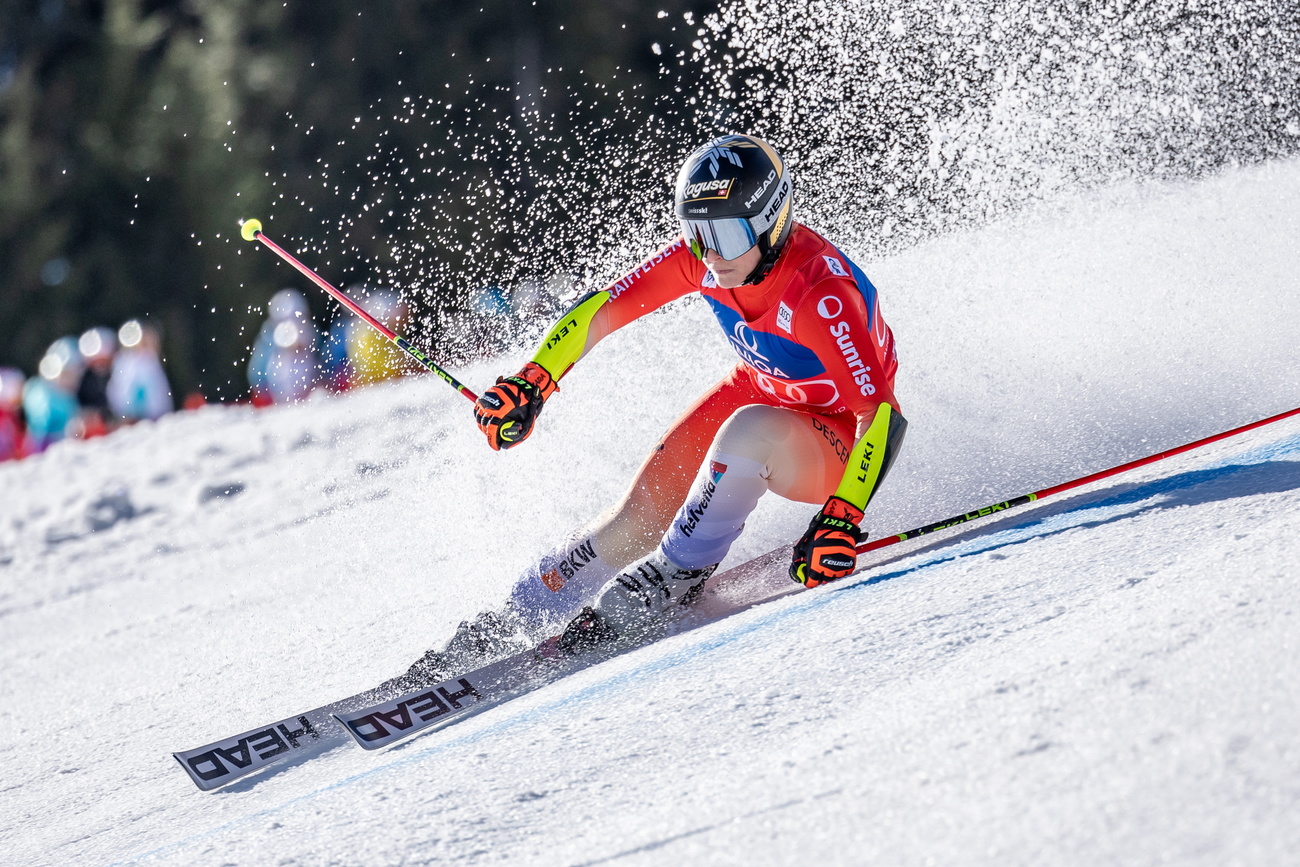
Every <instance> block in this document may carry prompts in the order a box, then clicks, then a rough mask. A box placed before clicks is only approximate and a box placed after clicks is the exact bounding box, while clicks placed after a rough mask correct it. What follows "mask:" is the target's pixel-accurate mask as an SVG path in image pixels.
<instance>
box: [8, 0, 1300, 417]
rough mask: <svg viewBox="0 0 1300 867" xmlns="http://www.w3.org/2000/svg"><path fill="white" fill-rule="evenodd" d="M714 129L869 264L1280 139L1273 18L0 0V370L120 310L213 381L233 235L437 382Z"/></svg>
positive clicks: (1280, 153) (618, 257) (413, 1)
mask: <svg viewBox="0 0 1300 867" xmlns="http://www.w3.org/2000/svg"><path fill="white" fill-rule="evenodd" d="M725 131H746V132H754V133H757V134H759V135H763V136H765V137H767V138H769V139H770V140H772V141H773V142H774V143H776V144H777V145H778V146H779V147H780V148H781V149H782V152H783V154H784V156H785V157H786V158H787V159H788V160H789V161H790V163H791V165H792V166H793V167H794V169H793V171H794V174H795V178H796V185H797V186H796V207H797V208H798V211H797V214H798V219H799V220H800V221H801V222H807V223H808V224H809V225H812V226H813V227H814V228H818V229H820V230H823V231H828V230H829V231H832V233H833V235H834V236H835V237H836V238H837V239H838V242H839V243H840V244H841V245H844V246H846V248H847V249H849V250H851V251H852V253H853V254H854V255H855V257H860V258H861V260H862V261H867V262H869V261H872V260H873V259H874V258H877V257H880V256H885V255H889V254H890V253H891V252H896V251H897V250H899V249H901V248H905V247H906V246H908V245H910V244H913V243H915V242H916V241H917V240H918V239H920V238H923V237H926V236H932V235H934V234H937V233H943V232H945V231H947V230H950V229H952V228H954V227H958V226H963V225H965V226H969V225H974V224H980V223H985V222H987V221H989V220H993V219H998V218H1000V217H1002V216H1006V215H1011V214H1015V213H1017V212H1019V211H1021V210H1023V209H1025V208H1027V207H1028V206H1030V205H1032V204H1033V203H1034V202H1050V201H1053V200H1055V199H1059V198H1060V197H1061V196H1062V195H1065V196H1068V195H1071V194H1074V193H1075V192H1077V191H1079V190H1082V189H1086V188H1089V187H1096V186H1101V185H1105V184H1109V183H1113V182H1117V181H1131V180H1139V181H1141V182H1146V181H1153V180H1159V179H1164V178H1175V177H1197V176H1201V175H1204V174H1206V173H1211V172H1214V171H1217V170H1218V169H1219V168H1221V167H1223V166H1225V165H1231V164H1240V163H1249V162H1257V161H1261V160H1267V159H1274V158H1279V157H1287V156H1290V155H1293V154H1295V153H1296V152H1297V151H1300V8H1298V7H1296V5H1295V4H1293V3H1279V2H1277V0H1232V2H1226V0H1168V2H1165V0H1100V2H1088V3H1082V4H1080V3H1076V2H1073V0H1049V2H1046V3H1023V2H1009V0H909V2H906V3H904V2H902V0H882V2H879V3H876V2H871V3H841V2H839V0H808V2H807V3H805V4H803V5H800V6H794V5H791V4H787V3H783V2H776V0H731V2H728V3H725V4H723V3H721V2H720V0H713V2H706V0H659V2H657V3H654V4H641V3H637V2H635V0H479V2H477V3H473V4H464V3H456V2H451V0H366V2H355V0H354V2H345V0H286V2H281V3H263V2H256V0H0V310H2V311H3V312H2V313H0V365H16V366H18V367H21V368H23V369H24V370H26V371H27V372H28V373H29V374H30V373H32V372H33V368H34V367H35V365H36V363H37V361H38V359H39V358H40V356H41V353H42V352H43V351H44V350H45V347H47V346H48V345H49V344H50V343H51V342H52V341H53V340H55V339H56V338H58V337H61V336H64V335H76V334H78V333H80V332H81V331H82V330H84V329H86V328H89V327H92V326H97V325H108V326H115V325H117V324H118V323H120V322H122V321H123V320H125V319H127V318H132V317H140V318H143V319H146V320H147V321H150V322H152V323H153V324H155V325H157V326H160V327H161V330H162V332H163V348H164V354H165V360H166V363H167V370H168V373H169V375H170V377H171V379H172V384H173V387H174V390H175V392H176V393H177V395H178V397H179V396H183V395H189V394H191V393H192V392H194V391H201V392H202V393H203V394H204V395H205V396H206V397H207V398H208V399H220V400H228V399H240V398H242V397H244V396H246V394H247V385H246V383H245V382H244V378H243V365H244V364H245V363H246V361H247V359H248V356H249V344H250V343H251V342H252V338H253V336H254V335H255V334H256V330H257V327H258V325H259V323H260V322H261V320H262V318H263V317H264V316H265V311H266V303H267V300H268V299H269V298H270V296H271V294H272V293H273V292H275V291H276V290H277V289H279V288H281V287H283V286H285V285H297V286H304V283H303V281H302V280H301V278H299V277H297V275H296V274H294V273H293V272H291V271H290V270H289V269H288V268H287V266H285V265H284V264H283V263H280V262H279V261H278V260H276V259H275V257H274V256H272V255H271V254H269V253H268V252H267V251H265V250H262V249H260V248H259V247H256V246H254V245H250V244H247V243H245V242H243V241H241V240H239V238H238V221H239V220H240V219H241V218H244V217H257V218H259V219H261V220H262V221H263V223H264V225H265V227H266V230H267V233H268V234H269V235H270V236H272V237H274V238H275V239H276V240H278V241H280V242H282V243H284V244H285V245H286V246H288V247H289V248H290V249H293V250H295V251H298V252H299V253H300V254H301V255H302V257H303V258H304V259H305V260H306V261H307V262H308V263H309V264H310V265H312V266H313V267H315V268H316V269H317V270H319V271H320V272H321V273H322V274H323V275H324V276H326V277H327V278H328V279H330V280H331V281H333V282H334V283H335V284H336V285H343V286H345V287H347V288H348V289H349V291H351V292H354V293H356V294H358V295H359V296H360V297H362V298H365V297H366V296H367V293H369V292H371V291H373V290H379V289H395V290H397V291H398V292H400V293H401V296H402V298H403V299H404V300H405V302H406V303H407V305H409V307H410V308H411V318H410V320H409V322H408V323H406V324H405V325H404V328H403V333H405V334H406V335H407V336H408V337H410V338H411V339H412V340H413V341H414V342H415V343H417V344H418V345H420V346H422V347H424V348H426V349H427V350H429V351H430V352H431V354H432V355H433V356H434V358H435V359H437V360H439V361H440V362H442V363H444V364H456V363H457V362H458V361H461V360H464V359H467V358H470V357H474V356H475V355H481V354H483V353H484V352H485V351H490V350H491V349H492V348H494V347H493V346H488V345H487V344H488V343H492V344H494V346H495V347H496V348H499V347H500V346H502V345H503V344H504V343H507V342H509V341H512V340H514V341H519V340H521V339H522V340H523V341H524V342H526V339H527V338H528V336H529V335H528V334H527V333H526V331H527V329H529V328H537V327H540V326H542V325H544V324H545V322H544V321H541V320H545V319H547V318H548V316H547V315H541V314H542V313H547V314H549V312H552V311H549V310H545V308H546V307H547V303H548V302H549V303H550V306H551V307H552V308H553V307H554V306H555V304H557V303H560V302H562V301H564V300H566V298H572V297H573V293H575V292H577V291H580V290H581V288H583V287H591V286H593V285H596V286H598V285H603V282H605V281H608V280H610V279H613V278H615V277H617V276H618V275H619V274H620V273H622V271H623V269H626V268H628V267H631V266H633V265H635V263H636V262H638V261H640V260H641V259H642V258H643V257H644V256H646V255H647V254H648V253H649V252H651V251H652V250H653V249H654V246H655V245H656V244H659V243H662V242H664V241H666V240H668V239H669V238H670V237H671V235H672V232H673V231H674V229H673V224H672V220H671V211H670V208H669V207H668V203H669V196H670V191H671V185H672V182H673V178H674V175H675V171H676V168H677V166H678V165H679V164H680V162H681V159H682V158H683V157H684V156H685V154H686V153H687V152H688V151H689V150H690V149H691V148H693V147H694V146H697V145H698V144H700V143H701V142H703V141H704V140H706V139H707V138H709V137H711V136H712V135H715V134H718V133H721V132H725ZM304 288H308V289H309V288H310V287H304ZM308 296H309V298H310V301H311V304H312V305H313V307H314V313H315V315H316V317H317V319H318V321H320V323H321V324H324V323H325V322H326V321H328V320H329V319H330V318H331V317H332V316H334V315H335V313H336V308H335V306H334V305H333V302H329V301H328V299H325V298H323V297H322V295H321V293H318V292H313V291H309V292H308ZM493 298H503V299H507V300H508V301H509V302H510V307H511V309H510V310H509V311H508V314H507V315H498V316H497V318H496V319H495V320H492V321H491V322H490V323H489V324H488V325H487V327H484V316H485V315H490V314H491V312H492V311H491V310H490V309H488V310H487V311H486V312H485V309H484V301H485V299H486V300H488V301H491V300H492V299H493ZM529 299H532V301H529ZM522 302H527V303H522ZM534 302H536V303H534ZM489 306H490V305H489ZM527 310H532V311H533V312H535V313H538V315H531V316H530V315H527V314H526V313H521V311H527ZM498 313H499V310H498ZM487 338H490V339H487Z"/></svg>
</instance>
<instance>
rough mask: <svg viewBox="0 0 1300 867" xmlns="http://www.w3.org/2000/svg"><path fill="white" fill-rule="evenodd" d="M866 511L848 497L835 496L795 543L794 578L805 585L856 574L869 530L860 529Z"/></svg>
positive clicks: (810, 585)
mask: <svg viewBox="0 0 1300 867" xmlns="http://www.w3.org/2000/svg"><path fill="white" fill-rule="evenodd" d="M861 520H862V510H861V509H859V508H858V507H857V506H855V505H853V504H852V503H850V502H848V501H847V500H841V499H840V498H839V497H831V498H830V499H829V500H827V501H826V505H825V506H822V510H821V511H820V512H818V513H817V516H816V517H815V518H813V519H812V523H811V524H809V525H808V532H806V533H804V534H803V538H801V539H800V540H799V541H798V542H796V543H795V546H794V562H792V563H791V564H790V577H791V578H793V579H794V580H796V581H798V582H799V583H800V584H802V585H804V586H805V587H820V586H821V585H822V584H825V583H826V582H828V581H834V580H835V579H837V578H843V577H844V576H846V575H852V574H853V569H854V567H855V566H857V564H858V543H859V542H861V541H862V540H863V538H865V537H866V535H867V534H866V533H864V532H862V531H861V530H859V529H858V522H859V521H861Z"/></svg>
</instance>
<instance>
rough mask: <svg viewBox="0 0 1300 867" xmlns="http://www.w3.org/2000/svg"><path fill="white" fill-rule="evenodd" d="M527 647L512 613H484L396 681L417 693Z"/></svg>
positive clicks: (518, 622) (465, 621)
mask: <svg viewBox="0 0 1300 867" xmlns="http://www.w3.org/2000/svg"><path fill="white" fill-rule="evenodd" d="M528 644H529V641H528V637H527V636H526V635H525V634H524V631H523V625H522V624H521V623H520V621H519V618H518V616H517V615H516V614H515V613H514V612H513V611H512V610H510V609H508V608H507V610H506V611H505V612H504V613H498V612H496V611H484V612H482V613H480V614H479V615H478V616H477V617H475V618H474V619H473V620H462V621H461V623H460V626H458V627H456V631H455V632H454V633H453V634H452V636H451V638H450V639H448V641H447V643H446V644H445V645H443V647H442V648H440V649H439V648H432V649H430V650H427V651H425V653H424V655H423V656H421V657H420V658H419V659H417V660H416V661H415V662H413V663H412V664H411V667H410V668H408V669H407V670H406V674H404V675H402V676H401V677H399V678H397V680H399V681H401V683H402V685H403V686H407V685H409V688H410V689H418V688H419V687H421V686H428V685H430V684H434V683H439V682H441V681H444V680H446V679H447V678H449V677H451V676H453V675H456V674H463V673H464V672H466V671H470V670H472V669H475V668H479V667H480V666H483V665H487V664H488V663H489V662H493V661H495V660H497V659H500V658H502V657H504V656H509V655H510V654H511V653H515V652H516V651H519V650H523V649H524V648H525V647H527V646H528Z"/></svg>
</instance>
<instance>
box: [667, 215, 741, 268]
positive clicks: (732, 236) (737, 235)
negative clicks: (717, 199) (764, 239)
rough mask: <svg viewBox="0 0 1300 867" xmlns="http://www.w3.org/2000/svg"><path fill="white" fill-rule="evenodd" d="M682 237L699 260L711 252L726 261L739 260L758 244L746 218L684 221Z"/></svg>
mask: <svg viewBox="0 0 1300 867" xmlns="http://www.w3.org/2000/svg"><path fill="white" fill-rule="evenodd" d="M682 237H684V238H685V239H686V243H687V244H688V245H689V246H690V248H691V252H692V253H694V254H695V258H697V259H703V258H704V254H705V253H706V252H707V251H709V250H712V251H713V252H715V253H717V254H718V255H719V256H721V257H722V258H724V259H728V260H730V259H739V258H740V257H741V256H743V255H745V254H746V253H747V252H749V249H750V248H751V247H753V246H754V245H755V244H757V243H758V235H756V234H754V227H753V226H751V225H750V223H749V220H748V219H746V218H745V217H728V218H727V219H724V220H682Z"/></svg>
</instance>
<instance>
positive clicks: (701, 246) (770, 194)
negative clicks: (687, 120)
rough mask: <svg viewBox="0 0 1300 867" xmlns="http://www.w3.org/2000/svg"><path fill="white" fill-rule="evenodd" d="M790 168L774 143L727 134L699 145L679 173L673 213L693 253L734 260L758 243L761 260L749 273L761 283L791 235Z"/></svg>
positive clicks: (755, 281)
mask: <svg viewBox="0 0 1300 867" xmlns="http://www.w3.org/2000/svg"><path fill="white" fill-rule="evenodd" d="M792 192H793V187H792V184H791V180H790V172H789V170H788V169H787V168H786V166H785V161H784V160H782V159H781V156H780V154H778V153H777V152H776V150H775V148H773V147H772V146H771V145H770V144H768V143H767V142H765V141H763V140H762V139H760V138H756V137H755V136H749V135H727V136H723V137H721V138H717V139H714V140H713V141H711V142H709V143H708V144H706V145H704V146H703V147H701V148H699V149H698V150H696V151H695V152H694V153H692V154H691V155H690V156H689V157H688V158H687V159H686V163H685V165H683V166H682V170H681V172H679V173H678V175H677V192H676V195H675V197H674V209H673V210H674V212H675V213H676V215H677V219H678V220H679V221H680V222H681V226H682V236H683V237H684V238H685V239H686V241H687V243H688V244H690V246H691V252H693V253H694V254H695V255H696V256H697V257H699V258H701V259H703V258H704V255H705V251H707V250H713V251H715V252H716V253H717V254H718V255H719V256H721V257H722V258H724V259H736V258H738V257H740V256H742V255H744V254H745V253H746V252H747V251H748V250H749V249H750V248H751V247H753V246H755V245H758V248H759V250H760V251H761V252H762V254H763V256H762V259H761V260H760V261H759V264H758V267H757V268H755V269H754V271H753V272H752V273H751V274H750V275H749V277H747V278H746V280H745V282H746V283H759V282H761V281H762V280H763V278H764V277H766V276H767V274H768V272H769V271H771V270H772V266H773V265H774V264H776V259H777V256H779V255H780V254H781V249H782V248H783V247H784V246H785V242H786V240H787V239H788V238H789V237H790V230H791V227H792V226H793V223H794V221H793V219H792V218H791V214H790V207H791V194H792Z"/></svg>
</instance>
